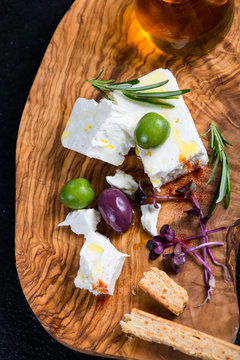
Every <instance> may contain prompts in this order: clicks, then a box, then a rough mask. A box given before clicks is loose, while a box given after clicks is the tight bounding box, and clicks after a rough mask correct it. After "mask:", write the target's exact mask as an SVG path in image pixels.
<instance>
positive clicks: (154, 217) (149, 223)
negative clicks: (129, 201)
mask: <svg viewBox="0 0 240 360" xmlns="http://www.w3.org/2000/svg"><path fill="white" fill-rule="evenodd" d="M158 206H159V208H158V209H156V208H155V207H154V205H153V204H146V205H141V211H142V216H141V223H142V226H143V228H144V230H146V231H147V232H149V234H150V235H152V236H155V235H157V234H158V232H157V221H158V214H159V211H160V209H161V205H160V204H158Z"/></svg>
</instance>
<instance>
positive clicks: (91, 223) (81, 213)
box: [58, 209, 101, 237]
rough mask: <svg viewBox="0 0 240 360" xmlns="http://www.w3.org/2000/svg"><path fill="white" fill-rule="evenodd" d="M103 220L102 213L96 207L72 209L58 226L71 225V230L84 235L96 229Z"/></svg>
mask: <svg viewBox="0 0 240 360" xmlns="http://www.w3.org/2000/svg"><path fill="white" fill-rule="evenodd" d="M100 220H101V214H100V212H99V211H97V210H95V209H81V210H74V211H71V212H70V213H69V214H68V215H67V217H66V219H65V220H64V221H63V222H61V223H60V224H58V226H70V227H71V230H72V231H73V232H75V233H76V234H77V235H80V234H82V235H84V237H86V236H87V234H88V233H89V232H91V231H96V229H97V225H98V223H99V222H100Z"/></svg>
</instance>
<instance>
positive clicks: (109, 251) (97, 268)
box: [74, 232, 128, 295]
mask: <svg viewBox="0 0 240 360" xmlns="http://www.w3.org/2000/svg"><path fill="white" fill-rule="evenodd" d="M127 256H128V255H127V254H123V253H121V252H119V251H118V250H117V249H116V248H115V247H114V246H113V245H112V244H111V242H110V240H109V239H108V238H107V237H106V236H104V235H101V234H99V233H98V232H90V233H89V234H88V235H87V238H86V241H85V243H84V245H83V247H82V249H81V252H80V268H79V270H78V274H77V276H76V278H75V280H74V283H75V286H76V287H78V288H80V289H86V290H88V291H90V292H91V293H93V294H94V295H100V294H108V295H113V292H114V287H115V283H116V280H117V279H118V278H119V275H120V273H121V270H122V267H123V264H124V261H125V258H126V257H127Z"/></svg>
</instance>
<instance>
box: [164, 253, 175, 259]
mask: <svg viewBox="0 0 240 360" xmlns="http://www.w3.org/2000/svg"><path fill="white" fill-rule="evenodd" d="M173 256H174V254H173V253H171V254H163V257H164V258H165V259H172V258H173Z"/></svg>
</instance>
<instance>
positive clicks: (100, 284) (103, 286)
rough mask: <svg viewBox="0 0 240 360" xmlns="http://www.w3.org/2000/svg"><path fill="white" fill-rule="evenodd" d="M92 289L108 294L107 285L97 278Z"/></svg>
mask: <svg viewBox="0 0 240 360" xmlns="http://www.w3.org/2000/svg"><path fill="white" fill-rule="evenodd" d="M93 290H96V291H99V292H100V291H101V292H102V293H104V294H108V289H107V285H106V284H104V283H103V282H102V280H98V282H97V285H96V286H93Z"/></svg>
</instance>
